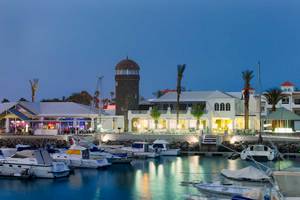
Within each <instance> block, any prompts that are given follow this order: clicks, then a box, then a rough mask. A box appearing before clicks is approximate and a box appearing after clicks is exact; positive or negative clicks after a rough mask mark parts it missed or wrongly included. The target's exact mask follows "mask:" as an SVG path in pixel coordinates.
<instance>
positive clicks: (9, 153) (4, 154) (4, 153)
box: [0, 148, 17, 160]
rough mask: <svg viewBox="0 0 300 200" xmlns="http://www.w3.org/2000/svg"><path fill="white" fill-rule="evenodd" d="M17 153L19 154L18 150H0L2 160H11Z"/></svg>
mask: <svg viewBox="0 0 300 200" xmlns="http://www.w3.org/2000/svg"><path fill="white" fill-rule="evenodd" d="M15 153H17V149H16V148H1V149H0V160H3V159H6V158H9V157H11V156H12V155H14V154H15Z"/></svg>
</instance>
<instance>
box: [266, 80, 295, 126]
mask: <svg viewBox="0 0 300 200" xmlns="http://www.w3.org/2000/svg"><path fill="white" fill-rule="evenodd" d="M280 89H281V90H282V92H283V94H284V97H283V99H282V100H280V101H279V102H278V104H277V105H276V108H285V109H287V110H289V111H291V112H293V113H295V114H297V115H300V91H299V90H297V89H296V87H295V85H294V84H293V83H291V82H289V81H286V82H284V83H282V84H281V86H280ZM261 103H262V104H261V105H262V115H263V116H267V115H268V114H269V113H270V112H271V110H272V105H271V104H269V103H268V101H267V99H266V98H265V97H264V96H262V101H261ZM276 121H277V122H276ZM276 121H273V124H272V127H273V129H274V127H275V126H280V127H281V128H289V129H293V131H300V121H297V120H292V121H287V120H286V119H285V117H284V116H282V120H276ZM280 121H281V122H280Z"/></svg>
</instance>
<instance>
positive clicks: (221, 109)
mask: <svg viewBox="0 0 300 200" xmlns="http://www.w3.org/2000/svg"><path fill="white" fill-rule="evenodd" d="M224 110H225V104H224V103H221V104H220V111H224Z"/></svg>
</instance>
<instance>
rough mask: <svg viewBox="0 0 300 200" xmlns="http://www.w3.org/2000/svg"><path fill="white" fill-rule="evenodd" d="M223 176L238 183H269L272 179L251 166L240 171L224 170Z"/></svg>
mask: <svg viewBox="0 0 300 200" xmlns="http://www.w3.org/2000/svg"><path fill="white" fill-rule="evenodd" d="M221 174H222V175H223V176H225V177H226V178H229V179H233V180H238V181H253V182H268V181H270V177H269V176H267V175H266V173H264V172H263V171H261V170H259V169H257V168H255V167H252V166H249V167H245V168H243V169H239V170H229V169H223V170H222V171H221Z"/></svg>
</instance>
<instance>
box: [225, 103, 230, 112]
mask: <svg viewBox="0 0 300 200" xmlns="http://www.w3.org/2000/svg"><path fill="white" fill-rule="evenodd" d="M226 111H230V103H226Z"/></svg>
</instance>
